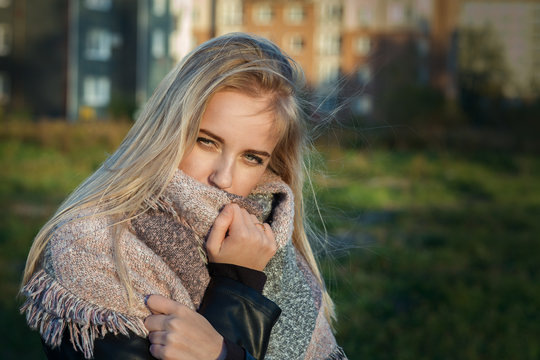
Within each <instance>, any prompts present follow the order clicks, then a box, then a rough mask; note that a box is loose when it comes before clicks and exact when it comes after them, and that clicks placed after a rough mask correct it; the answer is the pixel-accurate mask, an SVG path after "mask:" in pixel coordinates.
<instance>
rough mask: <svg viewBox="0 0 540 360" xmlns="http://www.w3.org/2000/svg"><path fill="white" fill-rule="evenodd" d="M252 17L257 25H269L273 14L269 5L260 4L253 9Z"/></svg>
mask: <svg viewBox="0 0 540 360" xmlns="http://www.w3.org/2000/svg"><path fill="white" fill-rule="evenodd" d="M253 17H254V18H255V22H256V23H258V24H269V23H271V22H272V19H273V18H274V12H273V11H272V6H271V5H270V4H260V5H259V6H257V7H255V9H254V14H253Z"/></svg>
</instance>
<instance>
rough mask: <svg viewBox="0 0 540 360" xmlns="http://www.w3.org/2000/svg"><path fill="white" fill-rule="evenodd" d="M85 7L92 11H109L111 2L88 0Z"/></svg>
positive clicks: (108, 0) (109, 0)
mask: <svg viewBox="0 0 540 360" xmlns="http://www.w3.org/2000/svg"><path fill="white" fill-rule="evenodd" d="M84 3H85V5H86V7H87V8H88V9H91V10H100V11H108V10H110V9H111V5H112V3H111V0H86V1H85V2H84Z"/></svg>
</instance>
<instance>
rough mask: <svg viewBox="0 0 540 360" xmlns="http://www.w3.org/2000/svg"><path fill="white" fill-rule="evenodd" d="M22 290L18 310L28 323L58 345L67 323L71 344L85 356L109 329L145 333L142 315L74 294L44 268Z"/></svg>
mask: <svg viewBox="0 0 540 360" xmlns="http://www.w3.org/2000/svg"><path fill="white" fill-rule="evenodd" d="M21 294H23V295H25V296H26V297H27V299H26V301H25V302H24V304H23V306H22V307H21V309H20V312H21V313H26V321H27V323H28V325H29V326H30V328H32V329H34V330H38V331H39V333H40V335H41V337H42V338H43V340H44V341H45V343H46V344H48V345H49V346H51V347H57V346H59V345H60V344H61V343H62V336H63V333H64V330H65V328H66V327H67V328H68V330H69V335H70V340H71V343H72V344H73V346H74V348H75V349H77V350H80V351H81V352H83V354H84V357H85V358H87V359H89V358H91V357H92V356H93V351H94V340H95V339H96V338H98V337H103V336H105V334H107V333H109V332H111V333H114V334H115V335H116V334H118V333H120V334H123V335H129V332H128V330H131V331H132V332H133V333H135V334H136V335H138V336H141V337H146V336H147V334H148V332H147V330H146V328H145V326H144V323H143V320H142V319H140V318H138V317H135V316H126V315H123V314H120V313H118V312H115V311H113V310H110V309H105V308H102V307H99V306H97V305H95V304H92V303H89V302H87V301H85V300H82V299H80V298H78V297H76V296H75V295H73V294H72V293H70V292H69V291H68V290H67V289H66V288H64V287H63V286H62V285H60V284H59V283H58V282H57V281H56V280H55V279H53V278H52V277H51V276H49V275H48V274H47V273H46V272H45V271H44V270H43V269H42V270H39V271H38V272H36V273H35V274H34V276H32V279H31V280H30V281H29V282H28V283H27V284H26V285H25V286H24V287H23V289H22V290H21Z"/></svg>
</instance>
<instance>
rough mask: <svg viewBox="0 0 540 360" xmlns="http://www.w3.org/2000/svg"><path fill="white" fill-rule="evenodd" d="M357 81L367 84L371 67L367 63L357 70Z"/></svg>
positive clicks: (369, 79)
mask: <svg viewBox="0 0 540 360" xmlns="http://www.w3.org/2000/svg"><path fill="white" fill-rule="evenodd" d="M357 74H358V81H360V83H362V84H367V83H369V82H370V81H371V69H370V68H369V65H362V66H361V67H360V68H359V69H358V71H357Z"/></svg>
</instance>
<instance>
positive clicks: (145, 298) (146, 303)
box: [144, 295, 150, 306]
mask: <svg viewBox="0 0 540 360" xmlns="http://www.w3.org/2000/svg"><path fill="white" fill-rule="evenodd" d="M149 297H150V295H146V296H145V297H144V305H146V306H148V298H149Z"/></svg>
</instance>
